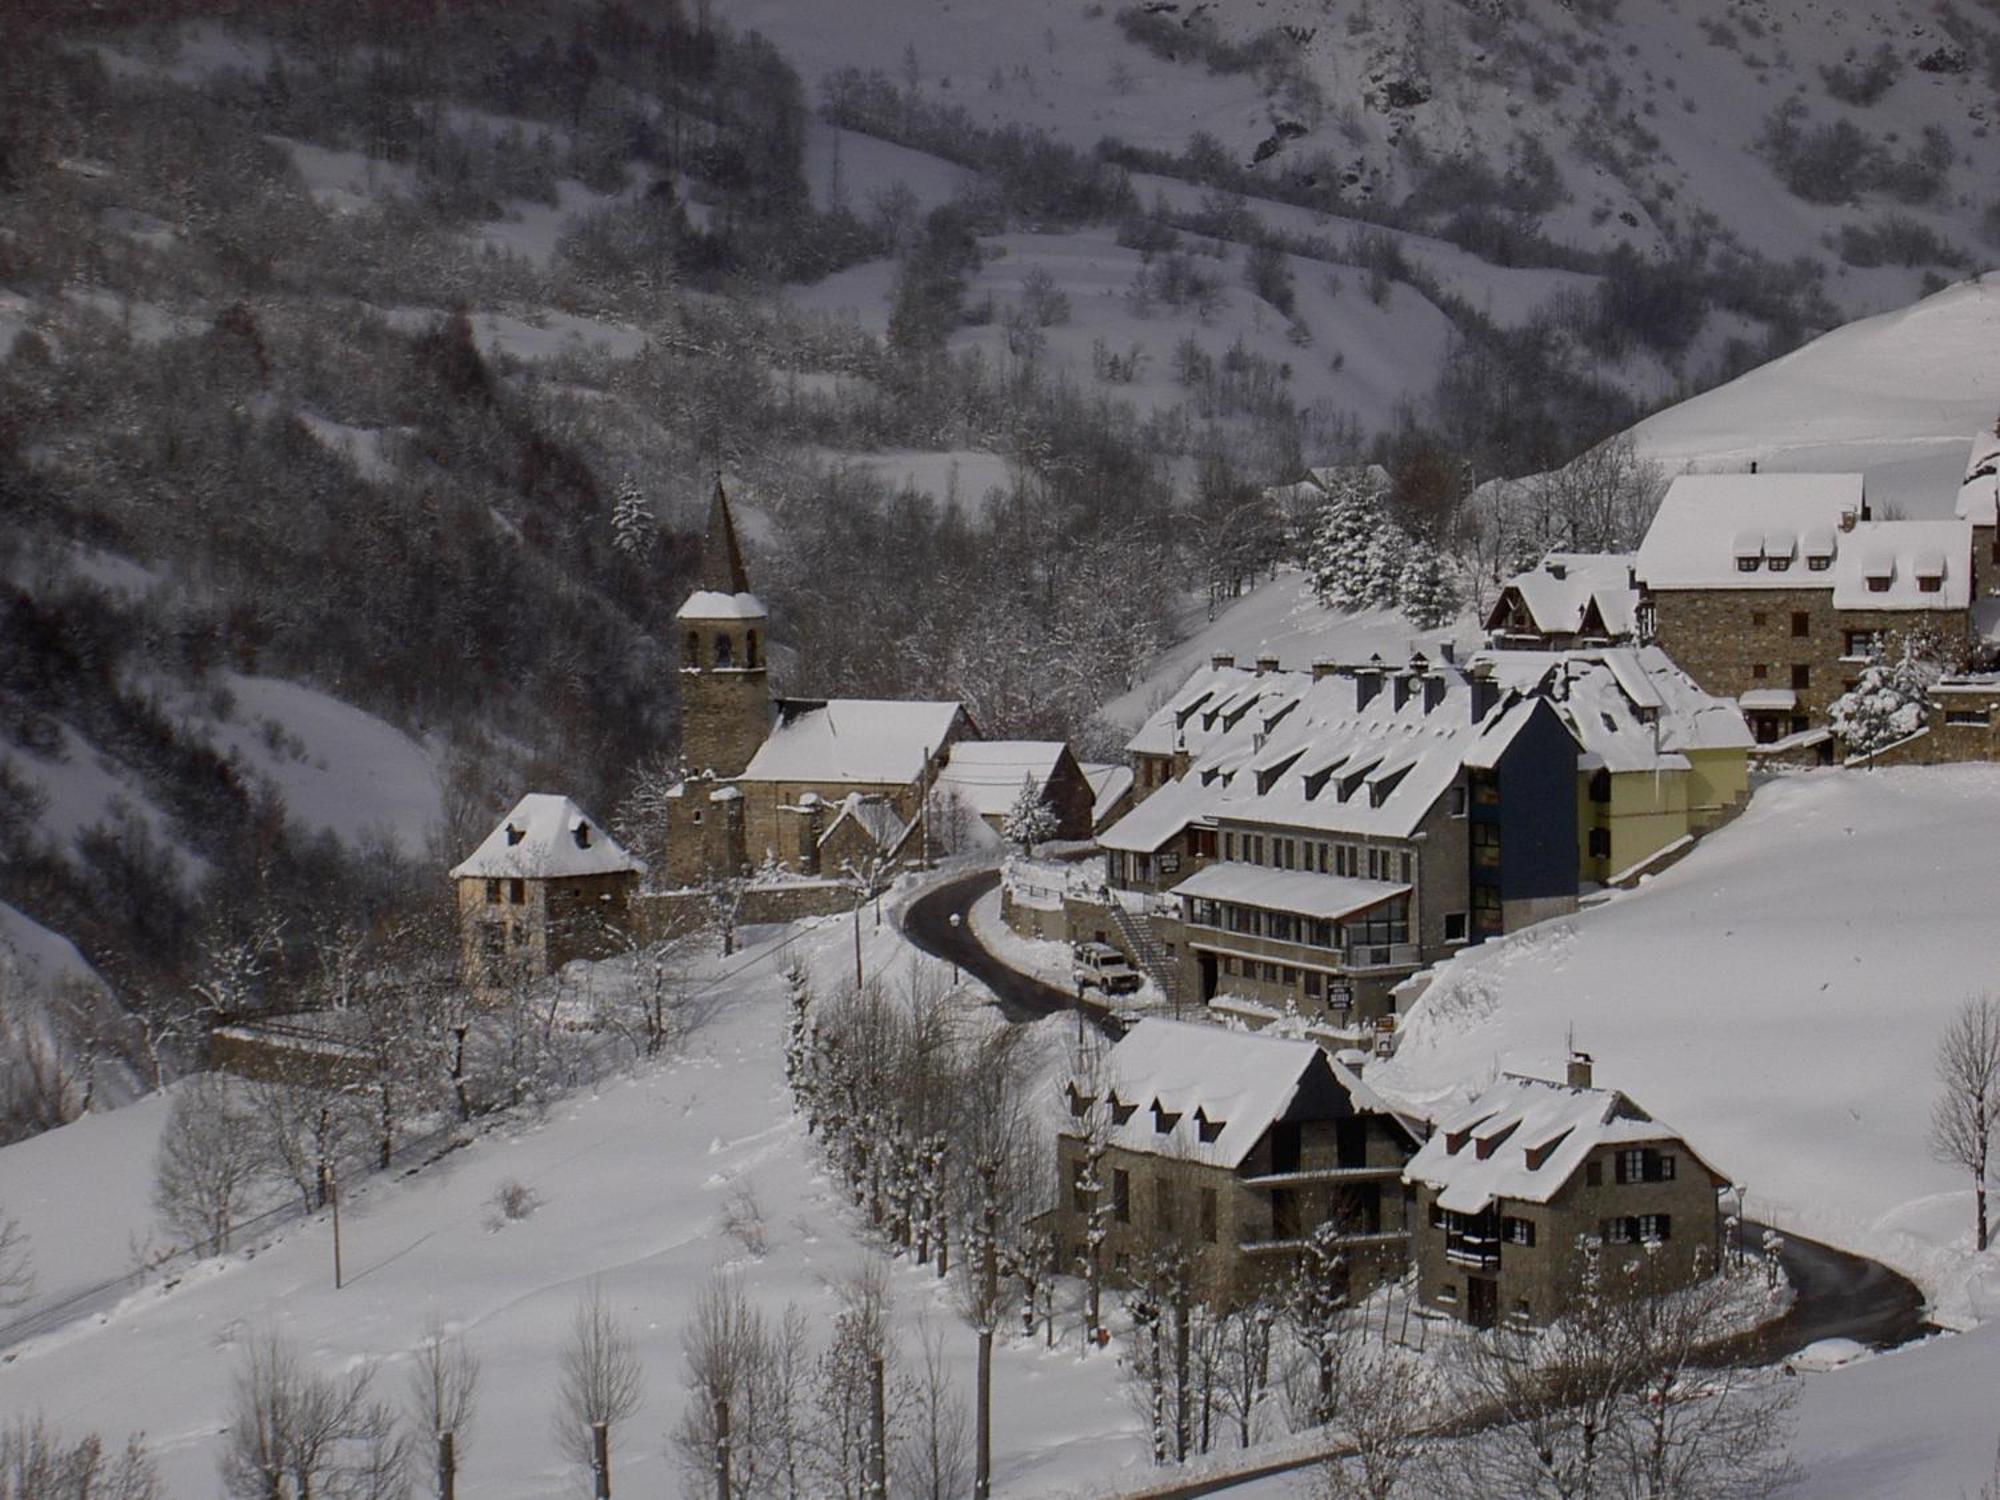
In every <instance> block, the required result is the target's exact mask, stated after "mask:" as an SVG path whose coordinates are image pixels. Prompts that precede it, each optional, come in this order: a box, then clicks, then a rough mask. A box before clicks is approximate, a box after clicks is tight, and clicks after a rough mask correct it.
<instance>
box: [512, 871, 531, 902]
mask: <svg viewBox="0 0 2000 1500" xmlns="http://www.w3.org/2000/svg"><path fill="white" fill-rule="evenodd" d="M527 899H528V882H527V881H525V880H523V879H522V878H521V877H520V876H518V875H516V876H515V877H514V878H513V879H512V880H510V881H508V882H507V901H508V904H509V905H512V906H520V905H521V904H523V903H524V902H525V901H526V900H527Z"/></svg>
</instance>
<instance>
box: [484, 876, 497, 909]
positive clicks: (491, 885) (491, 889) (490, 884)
mask: <svg viewBox="0 0 2000 1500" xmlns="http://www.w3.org/2000/svg"><path fill="white" fill-rule="evenodd" d="M486 902H487V904H488V905H489V906H498V905H499V904H500V882H499V881H497V880H489V881H487V882H486Z"/></svg>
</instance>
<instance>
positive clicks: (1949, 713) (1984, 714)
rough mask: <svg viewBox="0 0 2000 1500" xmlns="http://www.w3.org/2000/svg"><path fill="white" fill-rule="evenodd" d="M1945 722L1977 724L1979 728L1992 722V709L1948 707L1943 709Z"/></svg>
mask: <svg viewBox="0 0 2000 1500" xmlns="http://www.w3.org/2000/svg"><path fill="white" fill-rule="evenodd" d="M1944 721H1945V723H1947V724H1977V725H1979V726H1980V727H1981V728H1984V727H1985V726H1986V725H1988V724H1990V723H1992V722H1993V711H1992V710H1991V709H1986V708H1948V709H1946V710H1945V711H1944Z"/></svg>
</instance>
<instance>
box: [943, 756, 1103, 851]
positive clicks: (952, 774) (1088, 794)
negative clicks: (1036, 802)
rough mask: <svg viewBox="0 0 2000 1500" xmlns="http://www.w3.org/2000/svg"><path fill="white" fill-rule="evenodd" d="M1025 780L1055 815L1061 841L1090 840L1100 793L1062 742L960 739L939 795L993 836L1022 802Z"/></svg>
mask: <svg viewBox="0 0 2000 1500" xmlns="http://www.w3.org/2000/svg"><path fill="white" fill-rule="evenodd" d="M1023 781H1027V782H1030V783H1032V784H1033V786H1034V788H1035V791H1036V792H1037V794H1039V796H1040V797H1041V799H1042V801H1043V802H1044V803H1046V804H1047V805H1048V807H1049V810H1050V811H1051V812H1053V813H1054V814H1055V818H1056V830H1057V831H1056V832H1055V833H1054V834H1053V835H1052V837H1055V838H1059V839H1087V838H1089V837H1090V835H1091V833H1092V832H1093V831H1094V830H1093V823H1092V812H1093V810H1094V808H1095V806H1096V802H1097V797H1096V793H1095V792H1094V791H1093V790H1092V788H1091V784H1090V780H1089V778H1088V777H1086V776H1085V775H1084V770H1083V767H1082V766H1081V765H1079V764H1078V763H1077V759H1076V757H1075V756H1074V755H1072V754H1071V753H1070V748H1069V746H1068V745H1066V744H1064V743H1063V742H1062V741H1061V740H961V741H958V742H957V743H955V744H953V745H952V747H951V754H950V756H949V758H948V759H947V760H946V761H945V764H944V767H943V769H941V770H940V771H939V772H938V774H937V786H938V792H939V794H940V795H941V796H945V797H956V798H957V799H959V801H960V802H961V803H962V804H963V805H964V806H965V808H966V809H967V810H968V811H969V812H971V813H972V814H974V815H975V816H976V817H978V818H979V820H980V821H981V822H983V823H984V824H985V825H986V826H987V827H988V828H990V829H991V830H992V831H993V832H994V833H998V834H1004V832H1005V829H1004V828H1003V826H1002V825H1004V824H1005V822H1006V821H1007V814H1008V813H1009V812H1011V811H1012V810H1013V808H1014V804H1015V803H1016V802H1017V801H1019V800H1020V796H1021V785H1022V782H1023Z"/></svg>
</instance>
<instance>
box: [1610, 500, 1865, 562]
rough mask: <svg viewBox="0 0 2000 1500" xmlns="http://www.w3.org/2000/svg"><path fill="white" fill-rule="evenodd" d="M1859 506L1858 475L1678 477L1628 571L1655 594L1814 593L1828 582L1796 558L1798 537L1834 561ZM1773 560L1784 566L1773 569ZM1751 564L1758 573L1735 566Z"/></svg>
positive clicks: (1842, 550)
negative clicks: (1826, 548)
mask: <svg viewBox="0 0 2000 1500" xmlns="http://www.w3.org/2000/svg"><path fill="white" fill-rule="evenodd" d="M1862 503H1863V500H1862V482H1861V476H1860V475H1859V474H1683V475H1681V476H1680V477H1679V478H1677V479H1675V480H1674V482H1673V483H1672V484H1671V485H1669V486H1668V488H1667V493H1666V497H1665V498H1664V499H1663V500H1661V501H1660V509H1659V512H1658V514H1656V515H1655V516H1654V517H1653V524H1652V525H1651V526H1650V527H1648V528H1647V530H1646V539H1645V541H1643V542H1642V543H1640V545H1639V551H1638V552H1637V554H1636V555H1635V556H1634V557H1633V559H1632V567H1633V571H1634V572H1635V573H1636V574H1637V575H1638V580H1639V582H1640V583H1642V584H1644V585H1645V586H1646V587H1647V588H1650V589H1655V590H1657V589H1708V588H1729V589H1778V588H1813V587H1816V586H1818V585H1819V584H1820V583H1824V582H1830V581H1831V580H1829V579H1828V578H1827V577H1826V575H1825V573H1823V572H1821V573H1815V572H1813V571H1812V570H1811V568H1810V567H1809V566H1808V564H1807V563H1806V562H1804V561H1801V560H1800V559H1799V553H1800V545H1799V538H1800V537H1801V536H1802V535H1807V536H1810V537H1811V539H1812V541H1813V545H1815V546H1818V545H1821V544H1823V542H1824V541H1829V540H1830V541H1833V542H1834V555H1835V556H1836V558H1838V557H1839V556H1841V555H1843V554H1845V553H1846V552H1847V551H1848V550H1849V549H1848V546H1847V538H1845V537H1843V536H1839V535H1838V533H1839V528H1840V524H1841V519H1842V517H1843V516H1848V517H1859V516H1860V514H1861V508H1862ZM1822 555H1823V554H1822ZM1772 558H1777V559H1780V560H1782V561H1785V562H1786V563H1787V565H1786V566H1784V567H1781V568H1772V567H1771V566H1770V565H1769V559H1772ZM1752 559H1754V560H1756V562H1757V564H1758V566H1757V567H1756V568H1754V569H1752V570H1750V571H1745V570H1744V569H1743V568H1742V567H1740V566H1739V560H1741V561H1748V560H1752ZM1836 566H1837V564H1836Z"/></svg>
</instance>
